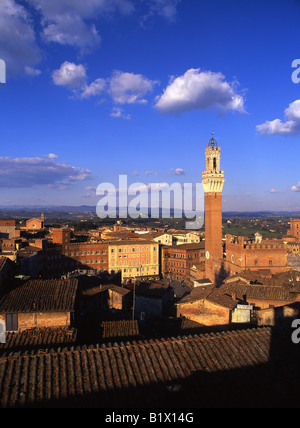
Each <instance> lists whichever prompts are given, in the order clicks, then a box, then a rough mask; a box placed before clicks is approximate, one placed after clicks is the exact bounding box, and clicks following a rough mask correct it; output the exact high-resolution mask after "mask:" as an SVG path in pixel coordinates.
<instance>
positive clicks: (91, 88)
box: [81, 78, 106, 98]
mask: <svg viewBox="0 0 300 428" xmlns="http://www.w3.org/2000/svg"><path fill="white" fill-rule="evenodd" d="M105 88H106V80H105V79H100V78H99V79H96V80H95V81H94V82H93V83H91V84H90V85H86V86H84V87H83V88H82V93H81V97H82V98H90V97H95V96H96V95H100V94H101V93H102V92H103V91H104V90H105Z"/></svg>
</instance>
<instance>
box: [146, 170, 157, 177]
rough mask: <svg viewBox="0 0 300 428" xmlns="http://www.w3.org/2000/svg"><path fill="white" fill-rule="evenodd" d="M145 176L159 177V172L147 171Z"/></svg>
mask: <svg viewBox="0 0 300 428" xmlns="http://www.w3.org/2000/svg"><path fill="white" fill-rule="evenodd" d="M145 175H155V176H157V175H159V172H158V171H146V172H145Z"/></svg>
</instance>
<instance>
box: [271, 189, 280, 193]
mask: <svg viewBox="0 0 300 428" xmlns="http://www.w3.org/2000/svg"><path fill="white" fill-rule="evenodd" d="M268 192H269V193H282V191H281V190H278V189H274V188H273V189H270V190H268Z"/></svg>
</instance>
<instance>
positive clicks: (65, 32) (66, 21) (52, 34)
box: [44, 15, 101, 54]
mask: <svg viewBox="0 0 300 428" xmlns="http://www.w3.org/2000/svg"><path fill="white" fill-rule="evenodd" d="M44 36H45V39H46V40H47V41H48V42H56V43H59V44H61V45H69V46H74V47H77V48H79V49H80V50H81V53H82V54H83V53H87V52H88V51H89V50H91V49H93V48H95V47H97V46H100V42H101V37H100V36H99V34H98V31H97V30H96V27H95V26H94V24H86V23H85V22H84V21H83V20H82V19H81V18H80V16H78V15H67V16H58V17H57V19H56V21H55V22H54V23H52V24H49V25H48V26H47V27H46V28H45V29H44Z"/></svg>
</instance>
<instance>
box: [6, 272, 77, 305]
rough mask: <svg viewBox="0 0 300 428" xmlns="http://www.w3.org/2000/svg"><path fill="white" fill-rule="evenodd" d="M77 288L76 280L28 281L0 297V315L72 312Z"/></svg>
mask: <svg viewBox="0 0 300 428" xmlns="http://www.w3.org/2000/svg"><path fill="white" fill-rule="evenodd" d="M77 288H78V280H77V279H70V280H34V281H28V282H26V283H25V284H23V285H21V286H20V287H17V288H15V289H14V290H11V291H9V292H8V293H7V294H5V295H4V296H3V297H2V299H1V300H0V313H31V312H55V311H59V312H69V311H73V310H74V306H75V297H76V293H77Z"/></svg>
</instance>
